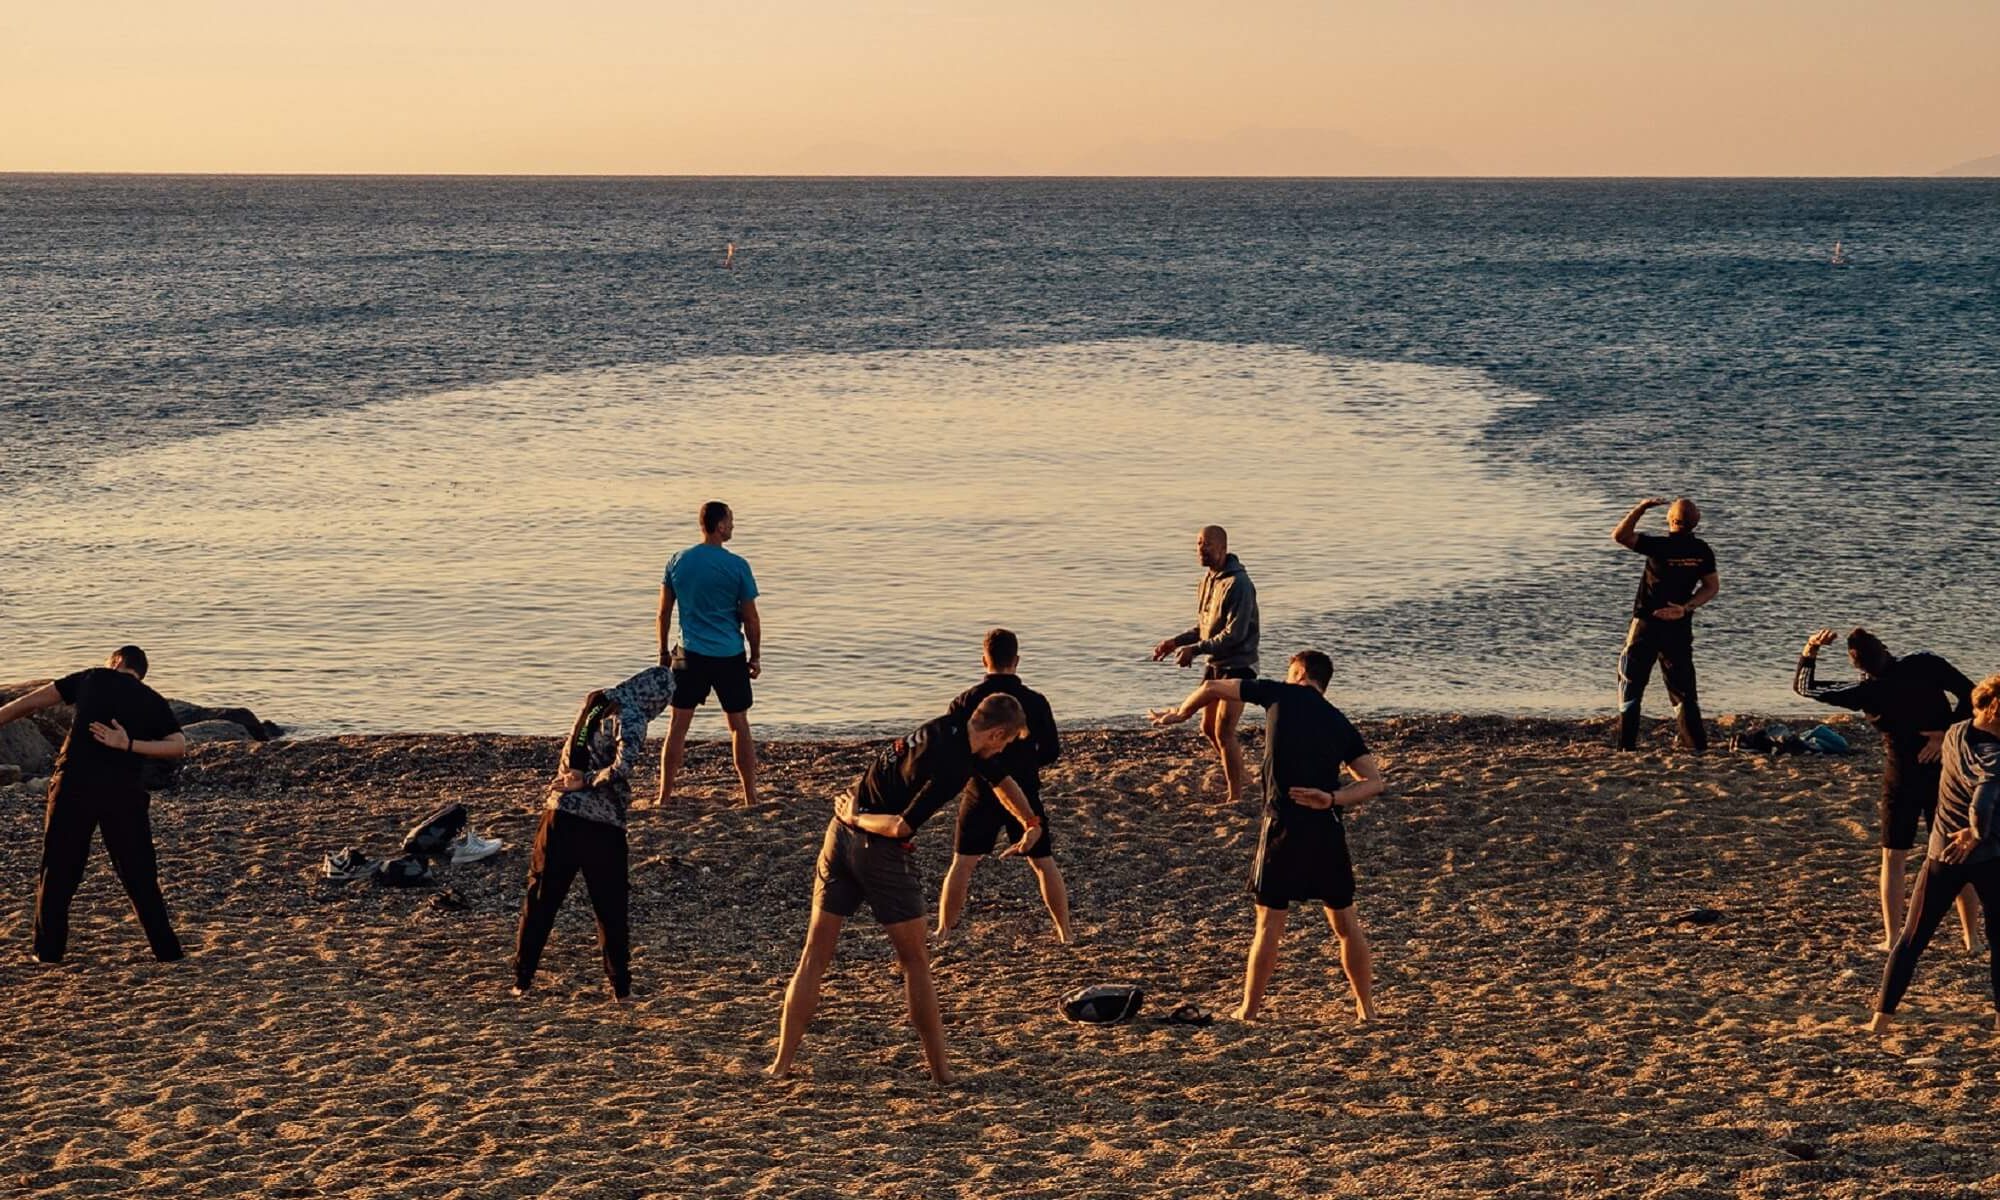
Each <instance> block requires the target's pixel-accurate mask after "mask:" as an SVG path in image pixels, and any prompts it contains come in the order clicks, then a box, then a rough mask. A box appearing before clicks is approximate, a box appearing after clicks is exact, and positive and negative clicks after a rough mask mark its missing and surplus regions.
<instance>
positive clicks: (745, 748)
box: [728, 712, 757, 806]
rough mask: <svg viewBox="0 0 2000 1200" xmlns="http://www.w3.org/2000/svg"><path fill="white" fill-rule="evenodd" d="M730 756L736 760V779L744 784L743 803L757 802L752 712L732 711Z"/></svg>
mask: <svg viewBox="0 0 2000 1200" xmlns="http://www.w3.org/2000/svg"><path fill="white" fill-rule="evenodd" d="M728 717H729V756H730V757H731V758H733V759H735V760H736V779H737V781H738V782H739V783H741V784H742V785H743V803H744V804H745V805H746V806H748V805H751V804H755V803H757V743H756V741H754V740H753V739H752V738H751V737H750V714H749V713H747V712H740V713H730V714H728Z"/></svg>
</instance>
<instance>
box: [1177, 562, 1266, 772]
mask: <svg viewBox="0 0 2000 1200" xmlns="http://www.w3.org/2000/svg"><path fill="white" fill-rule="evenodd" d="M1194 549H1195V556H1196V557H1197V558H1199V559H1200V560H1201V565H1202V566H1203V567H1205V568H1207V573H1206V574H1204V575H1203V576H1202V577H1201V586H1200V588H1199V589H1198V590H1197V591H1196V592H1195V623H1194V626H1193V628H1190V629H1186V630H1183V631H1182V632H1180V633H1177V634H1175V635H1174V636H1173V637H1170V638H1165V639H1163V640H1162V641H1161V642H1160V643H1159V644H1158V645H1156V646H1154V647H1153V661H1154V662H1159V661H1160V660H1161V659H1164V658H1166V657H1167V656H1168V655H1172V656H1173V658H1174V662H1175V663H1177V664H1178V665H1180V666H1183V667H1185V666H1188V665H1189V664H1191V663H1193V662H1194V660H1195V659H1197V658H1200V657H1201V656H1202V655H1207V656H1208V664H1207V665H1206V666H1205V667H1203V668H1202V673H1201V677H1202V678H1203V679H1255V678H1257V642H1258V637H1259V624H1260V622H1259V618H1258V612H1257V586H1256V585H1255V584H1253V583H1251V582H1250V572H1248V571H1246V570H1244V569H1243V563H1242V561H1241V560H1239V559H1238V558H1237V557H1236V556H1235V555H1234V554H1231V553H1230V552H1229V531H1228V530H1226V529H1224V528H1223V527H1222V526H1220V525H1204V526H1202V529H1201V532H1200V533H1198V534H1196V535H1195V543H1194ZM1242 719H1243V702H1242V701H1241V700H1216V701H1214V702H1212V703H1211V704H1209V705H1208V707H1206V708H1204V709H1202V712H1201V734H1202V736H1203V737H1205V738H1207V739H1208V744H1209V745H1211V746H1213V747H1215V753H1216V757H1217V758H1219V759H1220V760H1221V761H1222V778H1223V782H1224V784H1225V785H1226V786H1227V788H1228V789H1229V802H1230V803H1231V804H1234V803H1236V802H1237V801H1239V800H1241V799H1243V788H1244V786H1245V784H1246V782H1247V781H1248V780H1249V778H1250V770H1249V768H1248V767H1247V766H1245V765H1244V763H1243V743H1242V742H1240V741H1238V740H1237V737H1236V726H1237V724H1238V722H1240V721H1241V720H1242Z"/></svg>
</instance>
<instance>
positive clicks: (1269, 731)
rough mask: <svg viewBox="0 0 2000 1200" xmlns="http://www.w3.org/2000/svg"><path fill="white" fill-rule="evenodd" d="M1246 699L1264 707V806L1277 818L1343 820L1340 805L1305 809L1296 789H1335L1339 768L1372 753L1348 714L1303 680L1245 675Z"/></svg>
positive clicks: (1338, 779)
mask: <svg viewBox="0 0 2000 1200" xmlns="http://www.w3.org/2000/svg"><path fill="white" fill-rule="evenodd" d="M1243 699H1244V700H1245V702H1247V703H1250V704H1255V705H1257V706H1259V707H1261V708H1262V709H1264V713H1265V715H1264V809H1265V811H1266V812H1268V813H1270V814H1271V815H1272V816H1274V817H1276V818H1277V819H1278V820H1279V821H1281V822H1284V823H1287V824H1290V823H1295V822H1299V821H1314V820H1331V821H1336V822H1337V821H1339V820H1340V809H1339V808H1337V807H1336V808H1330V809H1326V810H1324V811H1321V810H1318V809H1310V808H1303V807H1301V806H1300V805H1298V804H1296V803H1294V802H1293V800H1292V798H1291V790H1292V789H1293V788H1295V787H1309V788H1318V789H1320V790H1321V791H1323V792H1337V791H1339V790H1340V788H1341V777H1340V769H1341V767H1342V766H1344V765H1346V764H1348V763H1351V762H1353V761H1355V760H1356V759H1358V758H1360V757H1362V756H1363V755H1365V754H1367V753H1368V743H1367V742H1365V741H1363V740H1362V738H1361V731H1360V730H1358V729H1356V728H1355V727H1354V725H1353V723H1352V722H1351V721H1349V720H1348V719H1347V714H1345V713H1343V712H1341V711H1340V710H1339V709H1337V708H1335V707H1334V706H1333V704H1332V703H1331V702H1330V701H1328V700H1327V698H1326V696H1325V694H1324V693H1322V692H1321V691H1320V690H1319V689H1318V688H1316V687H1309V686H1307V685H1306V684H1303V683H1280V682H1278V681H1277V680H1275V679H1246V680H1244V681H1243Z"/></svg>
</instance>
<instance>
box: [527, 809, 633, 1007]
mask: <svg viewBox="0 0 2000 1200" xmlns="http://www.w3.org/2000/svg"><path fill="white" fill-rule="evenodd" d="M628 857H629V856H628V854H627V852H626V846H625V831H624V830H623V829H620V828H618V827H617V826H616V825H606V824H604V823H603V822H601V821H589V820H585V819H584V818H582V817H579V816H577V815H576V814H574V813H566V812H562V811H560V810H557V809H550V810H549V811H548V812H547V813H544V814H543V816H542V827H541V828H540V829H538V830H536V831H535V857H534V860H533V862H532V863H531V864H530V865H529V867H528V894H527V895H526V896H525V897H523V898H522V900H521V929H520V932H519V934H518V935H517V937H516V940H515V950H514V982H515V983H517V984H519V985H520V986H521V987H523V988H525V987H527V986H528V985H529V984H530V983H533V982H534V979H535V968H536V967H538V966H540V965H541V962H542V947H544V946H546V945H548V943H549V931H550V930H551V929H554V928H555V924H556V912H557V910H559V909H561V908H562V902H563V898H564V897H566V896H568V895H569V885H570V884H572V883H574V882H575V881H576V877H577V873H578V872H581V873H582V874H583V883H584V886H585V887H587V888H589V889H590V907H591V908H592V909H594V910H595V911H596V913H597V944H598V946H599V947H600V948H601V949H602V950H603V952H604V977H605V978H606V979H609V980H610V981H611V990H612V992H614V993H615V994H617V995H619V996H629V995H631V994H632V929H631V923H630V921H629V919H628V917H627V910H628V908H629V905H630V902H631V895H632V887H631V880H630V876H629V875H628V873H627V871H628V868H627V859H628Z"/></svg>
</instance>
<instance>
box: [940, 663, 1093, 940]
mask: <svg viewBox="0 0 2000 1200" xmlns="http://www.w3.org/2000/svg"><path fill="white" fill-rule="evenodd" d="M981 657H982V658H984V660H985V663H986V678H984V679H982V680H980V681H979V682H978V683H976V684H974V685H972V686H971V687H969V688H967V689H965V691H963V692H961V693H959V696H958V699H956V700H953V701H952V702H951V708H950V710H949V711H950V712H951V713H953V714H955V715H957V716H964V715H966V714H967V713H970V712H971V711H972V710H973V709H975V708H977V707H979V702H980V701H982V700H984V699H986V697H988V696H991V695H995V694H997V693H1005V694H1007V695H1009V696H1012V697H1014V699H1016V700H1019V701H1020V702H1021V708H1022V710H1023V711H1024V712H1025V713H1026V714H1027V718H1028V734H1027V736H1026V737H1024V738H1022V739H1020V740H1019V741H1017V742H1015V743H1014V744H1013V745H1011V746H1009V747H1007V750H1006V756H1007V760H1008V764H1007V777H1008V778H1009V779H1012V780H1013V781H1014V782H1015V783H1016V784H1018V785H1019V786H1020V788H1021V794H1022V795H1024V796H1026V797H1027V798H1028V806H1029V807H1030V808H1032V809H1034V810H1035V815H1036V816H1037V817H1040V818H1041V819H1042V836H1041V838H1040V839H1039V840H1037V841H1036V842H1035V844H1034V847H1033V848H1032V849H1030V850H1029V851H1028V854H1027V859H1028V867H1029V869H1030V870H1032V871H1034V873H1035V882H1036V884H1037V885H1038V886H1039V887H1040V888H1041V892H1042V903H1043V904H1046V905H1047V906H1048V909H1049V919H1050V920H1052V921H1054V922H1055V926H1056V940H1057V941H1059V942H1062V943H1063V944H1065V945H1067V944H1069V941H1070V938H1071V936H1072V935H1071V932H1070V923H1069V889H1068V887H1067V886H1065V885H1064V883H1063V876H1062V868H1060V867H1058V866H1056V860H1055V855H1054V854H1053V853H1052V852H1051V850H1050V840H1049V839H1050V830H1049V814H1048V810H1047V809H1045V808H1044V807H1043V806H1042V768H1043V767H1046V766H1050V765H1051V764H1053V763H1054V762H1055V761H1056V760H1057V759H1058V758H1060V757H1062V739H1061V737H1060V736H1058V734H1057V733H1056V718H1055V714H1054V713H1053V712H1052V711H1050V709H1049V702H1048V699H1047V698H1046V697H1044V696H1043V695H1042V694H1041V693H1040V692H1038V691H1036V690H1035V689H1033V688H1031V687H1029V686H1028V685H1027V684H1025V683H1022V682H1021V677H1020V676H1019V675H1017V674H1016V673H1015V672H1016V670H1017V669H1018V668H1019V667H1020V665H1021V642H1020V639H1019V638H1017V637H1015V636H1014V632H1013V631H1012V630H1010V629H993V630H989V631H987V634H986V644H985V647H984V650H983V653H982V655H981ZM1024 832H1026V831H1025V830H1023V829H1022V828H1021V825H1020V822H1018V821H1016V820H1014V817H1013V815H1012V814H1011V813H1009V812H1008V811H1007V809H1006V808H1005V806H1003V805H1002V804H1001V803H1000V797H999V795H998V793H996V792H995V791H994V790H993V785H992V784H990V783H987V782H986V781H985V780H984V779H981V778H979V777H977V776H975V777H974V778H973V780H972V784H971V786H969V787H968V788H967V789H966V791H965V794H964V796H963V797H961V798H960V800H959V805H958V833H957V841H956V843H955V844H954V845H953V848H952V856H951V869H950V870H948V871H946V872H945V876H944V887H943V888H942V889H941V890H940V891H939V893H938V927H937V937H938V942H939V943H940V944H942V943H944V942H945V941H946V940H948V939H949V938H950V937H951V932H952V930H953V929H954V928H955V927H956V926H957V925H958V918H959V916H960V914H962V913H963V912H964V911H965V893H966V889H967V888H969V887H970V886H971V884H972V872H973V869H974V868H976V867H978V866H979V860H980V859H982V858H984V857H986V856H987V855H989V854H991V853H993V846H994V843H995V841H996V840H999V839H1005V840H1006V842H1007V843H1008V844H1010V845H1011V844H1013V843H1014V842H1016V841H1018V840H1019V839H1020V837H1021V835H1022V834H1023V833H1024Z"/></svg>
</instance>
